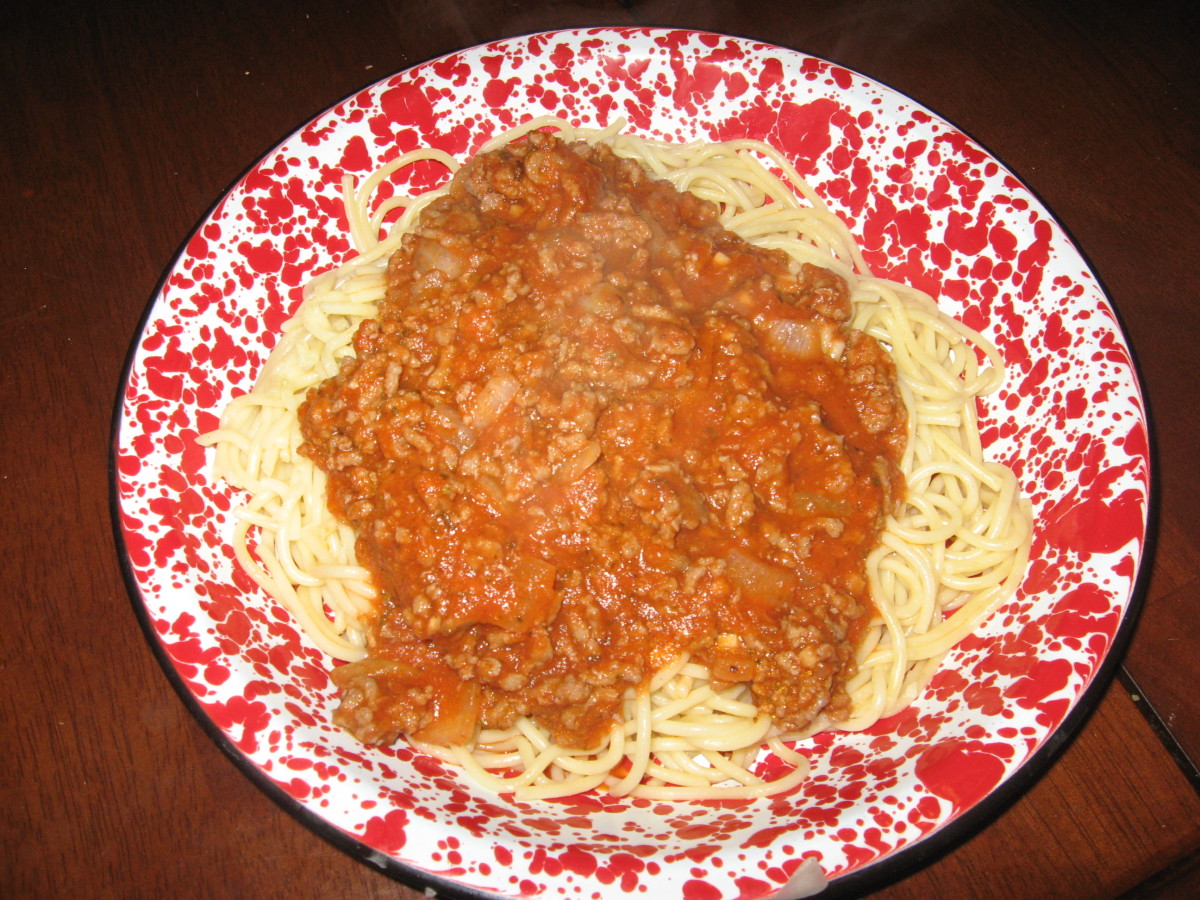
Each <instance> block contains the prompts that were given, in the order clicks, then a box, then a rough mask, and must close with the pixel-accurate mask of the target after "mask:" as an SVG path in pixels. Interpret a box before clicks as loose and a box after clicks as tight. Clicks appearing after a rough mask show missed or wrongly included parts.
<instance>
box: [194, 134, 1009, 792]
mask: <svg viewBox="0 0 1200 900" xmlns="http://www.w3.org/2000/svg"><path fill="white" fill-rule="evenodd" d="M547 127H552V128H554V129H557V130H558V131H559V132H560V133H561V134H562V136H563V137H564V138H566V139H568V140H571V139H583V140H586V141H588V142H591V143H604V144H606V145H607V146H609V147H611V148H612V150H613V152H615V153H616V154H617V155H618V156H621V157H625V158H628V159H634V160H636V161H637V162H638V163H640V164H641V165H642V166H643V167H644V168H645V169H646V170H647V171H648V172H650V173H652V174H653V175H654V176H656V177H658V178H662V179H665V180H667V181H669V182H670V183H672V184H673V185H675V186H676V187H677V188H679V189H680V190H685V191H688V192H690V193H692V194H694V195H695V196H697V197H700V198H701V199H704V200H708V201H711V202H712V203H715V204H716V205H717V207H718V208H719V209H720V221H721V224H722V225H723V226H724V227H725V228H726V229H728V230H729V231H731V232H733V233H734V234H737V235H739V236H740V237H742V238H744V239H745V240H747V241H749V242H750V243H752V244H754V245H756V246H759V247H765V248H770V249H774V250H782V251H783V252H784V253H785V254H787V257H788V258H789V259H790V260H791V261H792V263H793V265H794V266H796V267H800V266H803V265H804V264H811V265H814V266H819V267H821V268H822V269H826V270H829V271H832V272H834V273H836V274H837V275H838V276H840V277H841V278H843V279H844V280H845V281H846V282H847V284H848V286H849V288H850V296H851V300H852V302H853V317H852V320H851V323H850V324H851V326H852V327H853V328H855V329H857V330H859V331H861V332H863V333H865V334H867V335H870V336H871V337H873V338H874V339H875V340H877V341H879V342H880V343H881V344H882V345H884V346H885V347H886V348H887V349H888V352H889V354H890V356H891V358H892V360H893V361H894V363H895V369H896V373H897V376H898V381H899V386H900V391H901V393H902V396H903V400H904V405H905V407H906V408H907V410H908V417H907V423H908V424H907V440H906V442H905V450H904V455H903V457H902V459H901V460H900V464H899V466H900V470H901V471H902V473H903V475H904V479H905V486H906V491H905V492H904V499H903V502H902V503H901V505H900V506H899V508H897V509H896V511H895V513H894V514H893V515H892V516H891V517H889V519H888V521H887V526H886V528H885V530H884V533H883V535H882V537H881V539H880V542H879V545H878V547H877V548H876V549H875V550H874V551H872V553H871V554H870V556H869V557H868V560H867V567H868V575H869V579H870V584H871V597H872V600H873V601H874V606H875V608H876V611H877V615H876V616H875V618H874V619H872V621H871V622H870V623H869V625H868V627H866V629H865V631H864V633H863V634H862V636H861V638H860V639H859V640H858V642H857V646H856V659H855V662H856V666H855V669H856V672H855V674H854V675H853V676H852V677H851V679H850V680H849V681H848V682H847V684H846V685H845V690H846V692H847V694H848V695H849V701H850V702H849V714H848V715H841V716H836V715H828V714H822V715H819V716H817V717H816V718H815V719H813V720H812V721H811V722H809V723H808V724H806V725H805V726H804V728H803V729H802V730H799V731H794V732H792V733H779V729H778V728H777V724H776V723H775V722H774V721H773V719H772V717H771V716H769V715H767V714H765V713H764V712H762V711H761V710H760V709H759V708H758V707H757V706H756V705H755V703H754V702H753V698H752V697H751V696H750V692H749V689H748V687H747V686H746V685H745V684H732V685H730V684H729V682H728V679H726V680H725V681H717V680H715V679H714V678H713V674H712V672H710V671H709V670H708V669H707V668H706V667H704V666H700V665H697V664H696V663H694V662H689V661H688V660H687V659H686V658H679V659H677V660H675V662H674V663H672V664H671V665H668V666H666V667H664V668H663V669H662V670H661V671H659V672H657V673H655V674H654V676H653V678H652V679H651V681H650V683H649V684H648V685H646V686H645V687H644V689H641V690H637V689H631V690H629V691H628V693H627V696H626V699H625V701H624V707H625V708H624V713H623V716H622V721H621V723H620V724H619V725H618V726H616V727H614V728H613V729H612V731H611V733H610V734H609V735H608V737H607V740H605V741H604V742H603V743H602V744H601V746H600V747H599V748H598V749H596V748H593V749H588V750H578V749H572V748H568V747H564V746H561V745H559V744H556V743H555V742H554V740H553V739H552V738H551V736H550V735H549V734H548V733H547V732H546V730H545V729H543V728H540V727H538V726H537V725H536V724H535V723H534V722H533V721H532V720H530V719H529V718H523V719H520V720H518V721H517V722H516V724H515V725H514V726H513V727H512V728H510V729H506V730H504V731H497V730H484V731H482V732H480V733H478V734H477V735H476V736H475V737H474V739H473V740H471V741H469V742H467V743H465V744H459V745H458V746H453V747H437V746H427V745H423V744H421V745H420V746H421V749H423V750H425V751H426V752H430V753H433V754H435V755H437V756H439V757H441V758H443V759H446V760H448V761H451V762H454V763H457V764H459V765H461V766H462V767H463V768H464V769H465V770H466V771H467V773H468V774H469V775H471V776H472V777H473V778H475V779H476V780H477V781H479V782H480V783H482V784H483V785H484V786H486V787H488V788H490V789H492V790H495V791H498V792H506V793H507V792H512V793H515V794H516V795H517V796H518V797H522V798H529V799H534V798H545V797H553V796H561V795H565V794H570V793H575V792H578V791H583V790H590V789H594V788H599V787H603V788H604V789H606V790H609V791H611V792H613V793H615V794H633V795H635V796H645V797H653V798H661V799H679V800H684V799H703V798H706V797H714V796H722V797H753V796H760V795H764V794H768V793H775V792H779V791H784V790H788V789H790V788H792V787H793V786H795V785H796V784H798V783H799V782H800V781H802V780H803V778H804V777H805V775H806V772H807V763H806V761H805V759H804V757H803V755H802V754H800V753H798V752H796V750H795V749H793V747H791V746H789V743H790V742H792V741H795V740H797V739H801V738H803V737H805V736H807V735H809V734H812V733H815V732H816V731H819V730H824V729H829V728H840V729H863V728H867V727H870V725H871V724H873V723H874V722H875V721H877V720H878V719H880V718H882V717H886V716H888V715H891V714H893V713H895V712H897V711H899V710H900V709H902V708H904V707H905V706H907V705H908V704H909V703H911V702H912V700H913V699H914V698H915V697H916V696H917V695H918V694H919V693H920V691H921V690H922V688H923V686H924V684H925V683H926V682H927V681H928V678H929V677H930V676H931V675H932V673H933V671H934V670H935V669H936V666H937V664H938V662H939V661H940V659H941V658H942V656H944V654H945V653H946V652H947V651H948V650H949V649H950V648H951V647H953V646H954V644H955V643H957V642H958V641H959V640H961V639H962V637H963V636H965V635H966V634H967V633H969V632H970V631H971V630H972V629H973V628H975V627H976V626H977V625H978V623H979V622H981V621H982V620H983V619H984V618H986V617H987V616H988V614H989V613H990V612H991V611H992V610H994V609H995V608H996V607H997V606H999V605H1001V604H1002V603H1004V602H1005V601H1006V600H1007V599H1008V598H1009V597H1011V596H1012V594H1013V593H1014V592H1015V590H1016V587H1017V584H1018V582H1019V580H1020V576H1021V573H1022V572H1023V570H1024V566H1025V563H1026V561H1027V557H1028V548H1029V539H1030V530H1031V529H1030V518H1029V510H1028V506H1027V504H1026V503H1024V502H1023V501H1022V500H1021V499H1020V497H1019V493H1018V491H1017V487H1016V479H1015V476H1014V475H1013V474H1012V472H1011V471H1009V470H1008V469H1006V468H1004V467H1003V466H999V465H997V464H994V463H990V462H988V461H986V459H985V457H984V455H983V453H982V448H981V446H980V440H979V430H978V425H977V422H976V411H975V406H976V399H977V398H978V397H979V396H982V395H984V394H986V393H988V392H990V391H992V390H994V389H995V388H996V387H998V386H999V384H1000V381H1001V378H1002V366H1001V361H1000V358H999V354H998V353H997V351H996V350H995V349H994V348H993V347H992V346H991V345H990V344H989V343H988V342H987V341H986V340H984V339H983V338H982V337H981V336H980V335H978V334H976V333H974V332H972V331H970V330H969V329H967V328H965V327H964V326H963V325H961V324H960V323H957V322H954V321H953V320H950V319H948V318H947V317H945V316H943V315H942V314H940V313H939V312H938V310H937V308H936V305H935V304H934V302H933V301H932V300H931V299H930V298H928V297H927V296H925V295H923V294H921V293H919V292H917V291H915V290H913V289H912V288H909V287H907V286H904V285H899V284H895V283H892V282H888V281H885V280H881V279H877V278H874V277H873V276H871V275H870V273H869V270H868V269H867V266H866V265H865V263H864V261H863V259H862V256H861V253H860V252H859V250H858V248H857V246H856V245H855V243H854V241H853V239H852V237H851V235H850V234H849V232H848V231H847V229H846V228H845V226H844V225H843V224H842V223H841V222H840V220H838V219H837V217H836V216H835V215H834V214H833V213H831V212H830V211H829V210H828V209H827V208H826V207H825V206H824V204H823V203H822V202H821V201H820V199H819V198H818V197H817V196H816V194H815V192H814V191H812V189H811V188H809V187H808V186H807V185H805V184H804V182H803V180H802V179H801V178H800V177H799V176H798V175H797V173H796V172H795V170H794V169H793V168H792V167H791V165H790V164H789V163H788V162H787V161H786V159H784V158H783V157H782V156H781V155H780V154H778V153H777V152H776V151H774V150H773V149H771V148H769V147H767V146H765V145H762V144H759V143H756V142H751V141H736V142H729V143H725V144H697V145H688V146H678V145H669V144H662V143H657V142H651V141H646V140H642V139H637V138H633V137H631V136H629V135H624V134H621V133H620V132H619V130H618V129H617V128H610V129H606V130H605V131H603V132H592V133H587V132H583V131H578V130H576V129H573V128H571V127H570V126H568V125H566V124H564V123H562V122H559V121H557V120H534V121H531V122H529V123H526V125H525V126H523V127H522V128H521V129H520V130H518V131H517V132H514V133H509V134H506V135H504V136H502V138H500V139H498V140H497V141H495V142H493V143H492V144H491V145H489V146H487V147H485V148H483V151H481V152H486V151H488V150H490V149H493V147H495V146H501V145H502V144H503V143H505V142H509V141H514V140H517V139H519V138H520V137H522V136H523V135H524V134H525V133H527V132H529V131H532V130H535V129H542V128H547ZM421 159H432V160H435V161H437V162H439V163H441V164H443V165H445V166H446V167H447V168H448V169H450V170H451V171H452V172H453V171H454V170H455V169H456V168H457V166H456V164H455V162H454V161H453V160H452V159H450V158H448V157H446V156H445V155H443V154H439V153H436V152H434V151H424V152H420V153H414V154H407V155H405V156H402V157H400V158H398V159H397V160H395V161H393V162H392V163H389V164H388V165H387V166H385V167H384V168H383V169H381V170H380V171H379V172H377V173H375V174H374V175H372V176H371V177H370V178H369V179H367V180H366V181H365V182H364V183H363V184H362V185H361V186H359V187H358V188H357V189H356V188H355V186H354V185H353V184H352V183H350V181H349V180H347V182H346V183H345V185H344V197H345V204H346V209H347V215H348V220H349V224H350V231H351V234H352V236H353V237H354V240H355V244H356V246H357V247H358V248H359V252H360V255H359V256H358V257H357V258H356V259H354V260H353V261H351V262H350V263H348V264H346V265H345V266H343V267H341V268H339V269H337V270H335V271H333V272H330V273H327V274H326V275H323V276H321V277H320V278H318V279H316V280H314V281H313V282H312V283H311V284H310V285H308V286H307V288H306V291H305V300H304V303H303V304H302V306H301V307H300V309H299V310H298V311H297V313H296V315H295V316H294V317H293V318H292V319H291V320H290V321H289V322H288V323H287V324H286V325H285V326H284V334H283V338H282V340H281V341H280V343H279V345H278V347H277V348H276V350H275V351H274V352H273V353H272V355H271V358H270V360H269V361H268V363H267V364H266V366H265V367H264V370H263V372H262V373H261V374H260V376H259V380H258V382H257V383H256V385H255V388H254V390H253V391H251V392H250V393H249V394H246V395H244V396H242V397H239V398H236V399H235V400H234V401H232V402H231V404H230V406H229V408H228V409H227V410H226V412H225V414H224V416H223V418H222V422H221V426H220V428H219V429H218V430H217V431H215V432H213V433H211V434H209V435H207V436H205V437H204V438H203V440H204V442H205V443H208V444H215V445H216V459H215V466H216V473H217V474H218V475H219V476H220V477H223V478H225V479H226V480H227V481H229V482H230V483H231V484H233V485H235V486H237V487H239V488H242V489H244V490H246V491H248V492H249V493H250V494H251V500H250V501H249V503H248V504H247V507H246V509H245V510H244V511H243V512H242V513H241V514H240V515H239V520H238V523H237V525H236V527H235V534H234V546H235V552H236V554H237V559H238V562H239V564H240V565H241V566H242V567H243V568H244V569H245V570H246V571H247V572H248V573H250V575H251V576H252V577H253V578H254V579H255V581H256V582H257V583H258V584H259V585H260V586H261V587H262V588H263V589H264V590H265V591H267V592H268V593H269V594H270V595H271V596H273V597H275V598H276V599H277V600H278V601H279V602H281V603H282V604H283V605H284V606H285V607H286V608H287V609H288V610H289V611H290V612H291V613H292V614H293V615H294V616H295V617H296V619H297V620H298V622H300V624H301V625H302V626H303V628H304V629H305V631H306V632H307V633H309V634H310V635H311V636H312V637H313V640H314V642H315V643H316V644H317V646H319V647H320V648H321V649H322V650H323V651H325V652H327V653H329V654H330V655H331V656H334V657H335V658H338V659H343V660H359V659H361V658H362V657H363V655H364V646H365V641H366V637H365V636H366V629H367V624H368V622H369V620H370V618H371V616H372V615H373V614H374V612H375V609H376V604H377V601H378V598H377V597H375V592H374V588H373V586H372V583H371V577H370V572H369V571H368V570H367V569H366V568H364V567H363V566H361V565H360V564H359V562H358V561H357V560H356V558H355V553H354V550H355V535H354V533H353V531H352V530H351V529H350V528H349V527H348V526H346V525H345V524H343V523H341V522H339V521H338V520H337V519H336V518H335V517H334V516H333V515H331V514H330V512H329V511H328V508H327V505H326V481H325V475H324V473H323V472H322V471H321V470H320V469H319V468H318V467H317V466H315V465H314V464H313V463H312V462H311V461H310V460H309V459H308V458H307V457H306V456H304V455H302V454H301V453H300V452H299V447H300V443H301V437H300V433H299V427H298V412H299V408H300V405H301V403H302V402H303V401H304V399H305V397H306V396H307V395H308V393H309V391H310V390H311V389H312V388H314V387H315V386H316V385H318V384H320V383H322V382H324V381H325V380H326V379H329V378H331V377H333V376H334V375H335V374H336V373H337V372H338V370H339V368H340V365H341V361H342V360H343V359H345V358H346V357H347V356H348V355H350V354H352V353H353V347H352V345H351V342H352V339H353V337H354V335H355V332H356V331H357V329H358V328H359V325H360V323H361V322H362V321H364V320H365V319H371V318H373V317H374V316H375V315H376V313H377V311H378V304H379V301H380V299H381V298H382V296H383V293H384V290H385V271H386V270H385V266H386V260H387V258H388V257H389V256H390V255H391V254H392V253H393V252H394V251H395V250H396V248H397V247H398V246H399V242H400V241H401V239H402V237H403V235H405V234H407V233H409V232H410V231H411V230H412V229H413V228H414V227H415V223H416V221H417V217H418V216H419V215H420V213H421V211H422V210H423V209H425V207H426V206H427V205H428V204H429V203H430V202H432V200H434V199H435V198H436V197H437V196H438V192H433V193H431V194H425V195H422V196H420V197H416V198H409V197H402V196H397V197H393V198H391V199H389V200H388V201H387V202H386V203H382V204H378V205H376V206H374V207H373V206H372V195H373V193H374V191H375V189H376V188H377V186H378V185H379V184H380V183H381V182H382V181H383V180H384V179H387V178H388V177H390V176H391V175H392V173H394V172H396V171H397V170H399V169H401V168H403V167H404V166H407V165H410V164H412V163H413V162H416V161H417V160H421ZM398 210H402V212H401V213H400V215H399V218H398V219H396V221H394V222H392V223H391V224H390V225H388V224H385V223H386V222H388V221H390V217H392V216H394V215H395V213H396V212H397V211H398ZM380 234H385V235H386V236H385V237H383V238H382V239H380V238H379V237H378V236H379V235H380ZM980 355H982V356H983V357H984V359H985V360H986V362H987V364H986V365H980V361H979V357H980ZM489 384H490V383H489ZM495 390H496V391H499V392H500V393H501V394H503V393H504V392H505V391H506V390H511V386H507V385H505V384H504V383H502V382H501V383H499V384H498V386H497V387H496V388H495ZM585 462H586V459H585ZM764 745H766V746H768V747H769V748H770V749H771V750H772V752H773V753H774V754H775V755H776V756H777V757H778V758H779V759H781V760H783V761H784V762H786V763H787V764H789V765H790V766H791V767H792V768H791V770H790V771H789V772H788V773H787V774H786V775H785V776H783V777H782V778H779V779H775V780H763V779H762V778H761V777H759V776H758V775H756V774H755V771H754V770H755V768H756V766H755V758H756V755H757V754H758V752H759V750H760V749H761V748H762V747H763V746H764Z"/></svg>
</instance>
